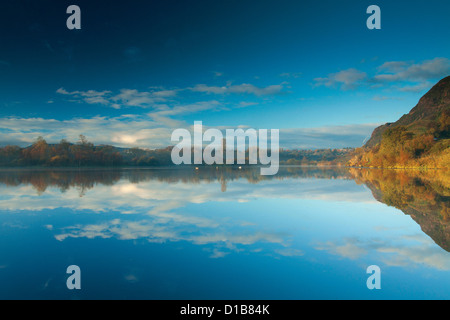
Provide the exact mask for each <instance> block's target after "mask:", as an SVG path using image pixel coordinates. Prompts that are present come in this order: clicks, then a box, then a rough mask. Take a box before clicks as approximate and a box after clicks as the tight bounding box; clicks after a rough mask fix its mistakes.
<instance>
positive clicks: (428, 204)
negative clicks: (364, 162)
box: [350, 169, 450, 252]
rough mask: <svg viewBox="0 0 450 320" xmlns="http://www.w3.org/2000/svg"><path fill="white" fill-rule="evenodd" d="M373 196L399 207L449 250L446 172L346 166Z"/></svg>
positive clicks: (449, 199)
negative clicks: (349, 167)
mask: <svg viewBox="0 0 450 320" xmlns="http://www.w3.org/2000/svg"><path fill="white" fill-rule="evenodd" d="M350 173H351V174H352V176H353V177H354V179H355V180H356V182H357V183H358V184H365V185H366V186H368V187H369V188H370V190H371V191H372V194H373V196H374V198H375V199H376V200H378V201H380V202H382V203H385V204H387V205H388V206H392V207H395V208H397V209H400V210H401V211H403V212H404V213H405V214H407V215H409V216H411V218H412V219H414V221H416V222H417V223H418V224H419V225H420V227H421V228H422V231H423V232H425V233H426V234H427V235H428V236H430V237H431V238H432V239H433V240H434V241H435V242H436V244H438V245H439V246H440V247H441V248H443V249H445V250H446V251H448V252H450V172H449V171H444V170H428V171H415V170H408V171H407V170H381V169H380V170H377V169H350Z"/></svg>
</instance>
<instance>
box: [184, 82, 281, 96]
mask: <svg viewBox="0 0 450 320" xmlns="http://www.w3.org/2000/svg"><path fill="white" fill-rule="evenodd" d="M191 90H192V91H194V92H201V93H208V94H229V93H234V94H253V95H256V96H269V95H277V94H280V93H281V92H282V90H283V85H271V86H268V87H263V88H260V87H256V86H254V85H252V84H247V83H244V84H240V85H231V84H228V85H226V86H223V87H216V86H207V85H205V84H198V85H196V86H195V87H193V88H191Z"/></svg>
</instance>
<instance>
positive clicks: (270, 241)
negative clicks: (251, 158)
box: [0, 168, 450, 299]
mask: <svg viewBox="0 0 450 320" xmlns="http://www.w3.org/2000/svg"><path fill="white" fill-rule="evenodd" d="M430 176H436V175H435V174H432V175H430ZM446 179H447V177H446V176H444V177H443V178H442V177H441V179H440V180H439V179H437V178H436V179H430V178H428V177H427V179H422V178H421V177H420V174H415V175H411V174H407V173H403V172H392V171H387V172H384V171H376V170H374V171H364V170H350V171H349V170H346V169H340V170H336V169H317V168H315V169H314V168H283V169H282V170H281V171H280V174H279V175H278V176H277V177H274V178H269V177H261V176H260V175H259V169H255V170H250V169H249V170H232V169H227V170H225V169H223V170H215V169H206V168H201V169H200V170H199V171H197V172H196V171H195V170H192V169H178V170H173V169H170V170H169V169H158V170H119V171H114V170H100V171H99V170H88V171H70V170H64V171H45V170H42V171H27V170H24V171H23V170H22V171H20V170H0V229H1V232H0V298H1V299H13V298H20V299H29V298H30V299H36V298H37V299H54V298H56V299H352V298H356V299H390V298H399V299H403V298H420V299H427V298H446V299H448V298H450V289H449V288H450V272H449V271H450V253H449V252H448V251H449V250H450V227H449V224H450V223H449V222H448V221H449V220H450V219H448V218H449V215H450V212H449V196H450V194H449V189H448V185H446V181H448V180H446ZM73 264H74V265H78V266H80V268H81V272H82V276H81V282H82V289H81V290H78V291H69V290H68V289H67V288H66V279H67V277H68V275H67V274H66V268H67V267H68V266H69V265H73ZM370 265H378V266H379V267H380V268H381V271H382V278H381V279H382V280H381V281H382V289H381V290H374V291H370V290H368V289H367V287H366V280H367V278H368V276H369V275H368V274H366V269H367V267H368V266H370Z"/></svg>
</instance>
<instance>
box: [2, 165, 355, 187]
mask: <svg viewBox="0 0 450 320" xmlns="http://www.w3.org/2000/svg"><path fill="white" fill-rule="evenodd" d="M289 178H315V179H350V178H351V176H350V175H349V173H348V170H347V169H344V168H318V167H284V168H280V171H279V173H278V174H277V175H276V176H261V175H260V170H259V168H244V169H242V170H239V169H238V168H233V167H219V168H215V167H200V168H199V170H195V168H179V169H174V168H170V169H129V170H128V169H117V170H107V169H105V170H88V169H85V170H5V171H0V183H3V184H5V185H7V186H18V185H21V184H25V185H29V184H31V185H32V186H33V187H34V188H35V189H36V190H37V191H38V192H39V193H44V192H45V190H46V189H47V188H48V187H49V186H50V187H57V188H59V189H60V190H61V191H65V190H68V189H70V188H73V187H76V188H80V189H81V190H82V192H84V191H85V190H89V189H92V188H94V187H95V185H96V184H102V185H114V184H116V183H117V182H118V181H119V180H121V179H125V180H128V181H130V182H131V183H136V184H137V183H141V182H149V181H152V180H154V181H158V182H165V183H178V182H182V183H189V184H197V183H202V182H207V183H212V182H216V181H219V182H220V183H221V190H222V191H223V192H225V191H226V189H227V183H228V182H230V181H235V180H238V179H246V180H247V181H248V182H250V183H258V182H261V181H267V180H272V179H276V180H284V179H289Z"/></svg>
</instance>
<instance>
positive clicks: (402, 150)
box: [348, 77, 450, 168]
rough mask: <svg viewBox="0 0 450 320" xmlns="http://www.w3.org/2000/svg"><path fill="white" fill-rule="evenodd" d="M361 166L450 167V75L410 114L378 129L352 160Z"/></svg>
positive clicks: (354, 163) (425, 96)
mask: <svg viewBox="0 0 450 320" xmlns="http://www.w3.org/2000/svg"><path fill="white" fill-rule="evenodd" d="M348 164H349V165H350V166H358V167H378V168H380V167H383V168H418V167H426V168H449V167H450V77H447V78H445V79H442V80H441V81H439V83H438V84H436V85H435V86H434V87H433V88H432V89H431V90H430V91H429V92H428V93H427V94H425V95H424V96H423V97H422V98H421V99H420V101H419V103H418V104H417V105H416V106H415V107H414V108H413V109H412V110H411V112H410V113H409V114H406V115H404V116H403V117H402V118H400V119H399V120H398V121H397V122H395V123H388V124H385V125H383V126H381V127H378V128H376V129H375V130H374V132H373V134H372V137H371V139H370V140H369V141H368V142H367V144H366V145H365V146H364V147H363V148H360V149H357V150H355V153H354V156H353V157H352V159H351V160H350V161H349V163H348Z"/></svg>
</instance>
